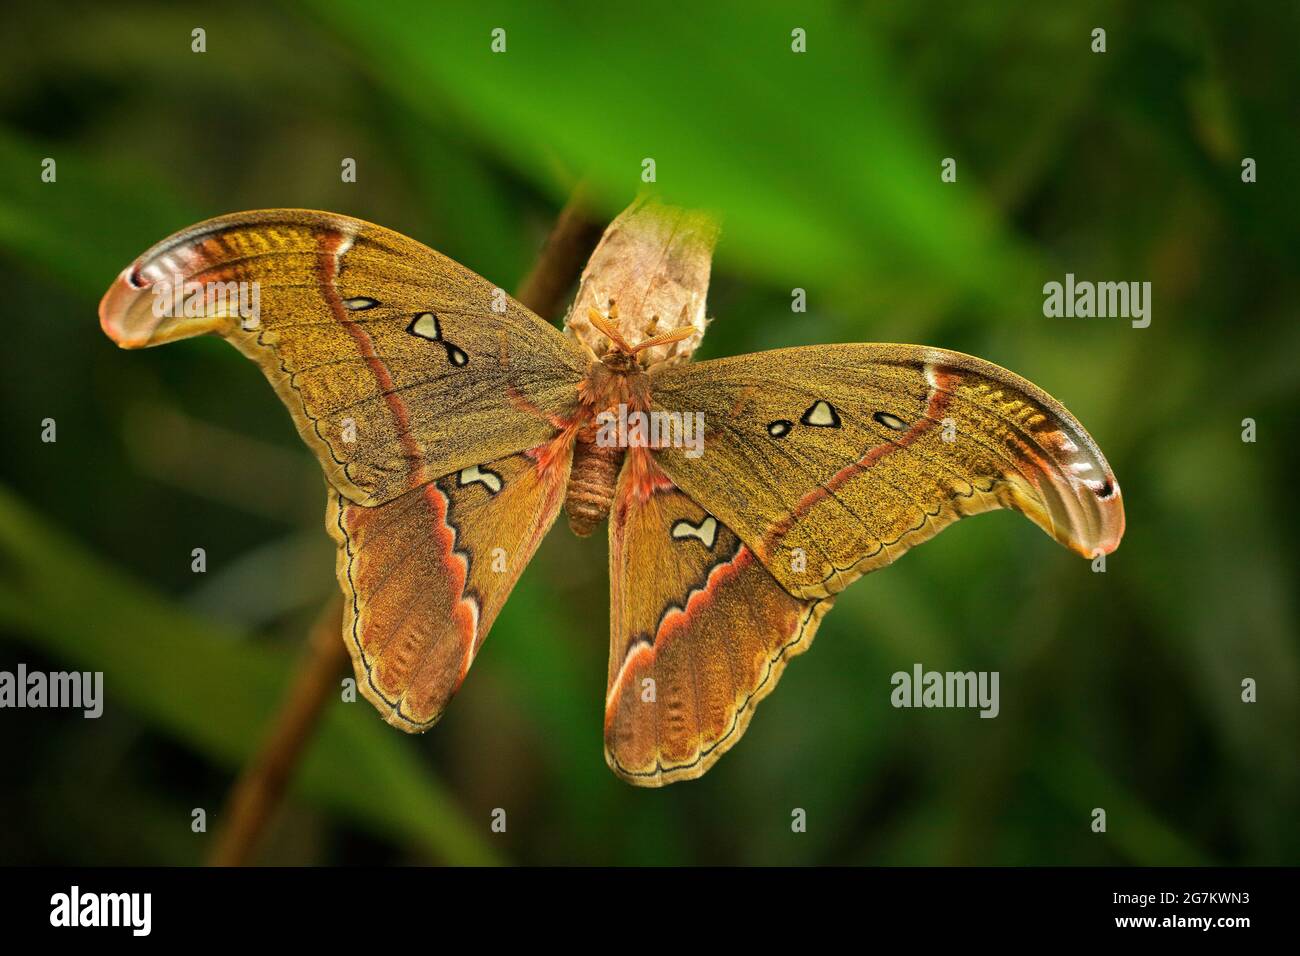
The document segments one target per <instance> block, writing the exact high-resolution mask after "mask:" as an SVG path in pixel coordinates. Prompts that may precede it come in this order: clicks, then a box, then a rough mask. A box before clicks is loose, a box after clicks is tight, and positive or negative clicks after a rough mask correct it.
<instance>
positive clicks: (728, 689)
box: [605, 472, 831, 786]
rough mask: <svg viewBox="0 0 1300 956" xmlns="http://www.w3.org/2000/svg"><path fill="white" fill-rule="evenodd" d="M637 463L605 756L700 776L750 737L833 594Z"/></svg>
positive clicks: (623, 524)
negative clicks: (647, 486)
mask: <svg viewBox="0 0 1300 956" xmlns="http://www.w3.org/2000/svg"><path fill="white" fill-rule="evenodd" d="M628 474H629V473H627V472H625V475H624V480H623V481H622V482H621V483H620V487H619V494H618V497H617V499H616V503H615V508H614V511H613V513H612V514H611V518H610V588H611V607H610V659H609V683H608V691H607V697H606V702H605V759H606V761H607V762H608V764H609V766H610V768H611V769H612V770H613V771H614V772H615V773H616V774H618V775H619V776H620V777H622V778H623V779H624V780H627V781H628V782H629V783H634V784H637V785H639V786H662V785H664V784H667V783H672V782H674V781H676V780H689V779H692V778H694V777H698V776H700V775H701V774H703V773H704V772H705V771H706V770H708V769H709V767H711V766H712V765H713V763H714V762H715V761H716V760H717V759H718V758H719V757H721V756H722V754H723V753H725V752H726V751H727V750H728V749H730V747H731V746H732V745H733V744H735V742H736V741H737V740H739V739H740V737H741V735H742V734H744V732H745V729H746V727H748V725H749V721H750V718H751V717H752V716H753V713H754V708H755V707H756V706H757V704H758V702H759V701H760V700H762V699H763V698H764V697H765V696H766V695H767V694H768V693H769V692H770V691H771V690H772V689H773V687H775V686H776V683H777V680H778V679H779V678H780V675H781V672H782V670H783V669H784V667H785V663H786V661H787V660H788V659H789V658H791V657H793V656H794V655H796V654H800V653H802V652H803V651H805V650H806V649H807V648H808V646H809V644H810V643H811V642H812V639H813V635H814V634H815V632H816V630H817V625H818V623H819V622H820V620H821V617H822V615H824V614H825V613H826V611H827V610H828V609H829V608H830V605H831V599H829V598H828V599H821V600H800V599H798V598H795V597H792V596H790V594H788V593H787V592H786V591H785V590H784V589H782V588H781V586H780V585H779V584H777V582H776V581H775V579H773V577H772V575H771V574H769V573H768V572H767V570H766V569H765V568H764V567H763V565H762V564H761V563H760V562H759V561H758V560H756V559H755V557H754V554H753V552H752V551H750V550H749V549H748V548H747V547H745V545H743V544H742V543H741V542H740V540H739V539H738V538H737V537H736V535H735V534H733V533H732V531H731V530H730V529H728V528H727V527H725V526H724V525H723V524H721V522H719V521H718V520H717V519H716V518H714V517H713V516H711V515H709V514H708V513H707V512H705V511H704V509H703V508H701V507H700V506H699V505H698V504H696V503H695V502H694V501H693V500H692V499H691V498H689V497H687V496H686V495H685V494H684V493H682V492H681V491H679V490H677V489H676V488H674V487H672V486H671V485H670V484H668V483H666V482H662V483H660V484H659V485H658V487H657V488H656V489H655V490H653V491H649V492H647V493H645V494H638V493H636V492H635V491H634V490H633V488H632V484H633V483H632V482H631V481H629V480H628Z"/></svg>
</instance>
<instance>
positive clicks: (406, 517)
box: [326, 453, 569, 731]
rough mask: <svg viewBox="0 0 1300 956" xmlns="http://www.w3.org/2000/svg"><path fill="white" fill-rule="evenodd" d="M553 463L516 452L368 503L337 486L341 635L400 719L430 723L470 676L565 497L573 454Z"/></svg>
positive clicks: (391, 717) (418, 726)
mask: <svg viewBox="0 0 1300 956" xmlns="http://www.w3.org/2000/svg"><path fill="white" fill-rule="evenodd" d="M547 461H548V464H547V465H546V466H544V467H543V466H539V464H538V460H537V457H535V456H534V455H533V454H531V453H524V454H518V455H512V456H510V457H508V458H504V459H502V460H500V461H496V462H492V463H490V464H483V465H480V466H473V467H470V468H466V469H463V470H461V471H459V472H455V473H453V474H450V475H446V476H443V477H442V478H439V479H438V480H437V481H431V482H428V483H426V484H425V485H423V486H421V487H419V488H416V489H414V490H412V491H409V492H407V493H406V494H404V495H401V496H399V497H397V498H395V499H393V500H392V501H390V502H388V503H387V504H383V505H379V506H376V507H370V508H368V507H364V506H362V505H357V504H353V503H352V502H350V501H348V499H347V498H345V497H344V496H343V495H342V494H340V493H339V492H337V491H334V490H331V492H330V506H329V509H328V511H327V514H326V526H327V528H328V529H329V531H330V534H331V535H332V536H333V537H334V540H335V541H336V542H337V544H338V546H339V553H338V562H337V572H338V579H339V585H340V586H341V587H342V589H343V594H344V598H345V601H346V612H345V615H344V635H343V636H344V640H345V641H346V642H347V644H348V648H349V650H350V651H351V653H352V659H353V664H354V666H355V669H356V674H357V682H358V686H360V688H361V690H362V692H363V693H364V694H365V696H366V697H367V699H369V700H370V701H371V702H372V703H373V704H374V705H375V706H376V707H378V708H379V710H380V712H381V713H382V714H383V715H384V719H385V720H387V721H388V722H389V723H390V724H392V725H393V726H395V727H400V728H401V729H403V730H406V731H422V730H427V729H428V728H429V727H431V726H432V725H433V724H434V723H435V722H436V721H437V720H438V718H439V717H440V716H441V714H442V711H443V709H444V708H445V707H446V706H447V703H448V701H450V700H451V698H452V696H453V695H454V694H455V693H456V691H457V689H459V687H460V685H461V682H462V681H463V680H464V679H465V675H466V674H467V673H468V672H469V668H470V665H471V664H472V663H473V662H474V658H475V656H477V654H478V651H479V649H480V648H481V647H482V644H483V639H484V638H485V637H486V636H487V633H488V630H489V629H490V628H491V626H492V622H493V621H494V620H495V619H496V616H497V613H498V612H499V611H500V610H501V606H502V604H504V603H505V600H506V597H507V596H508V595H509V594H510V591H511V589H512V588H513V587H514V584H515V581H516V580H518V578H519V575H520V573H521V572H522V571H523V569H524V566H525V565H526V564H527V563H528V561H529V559H530V558H531V557H532V555H533V553H534V551H536V549H537V545H538V544H539V543H540V542H541V539H542V538H543V537H544V536H545V534H546V532H547V530H548V529H549V528H550V527H551V524H552V523H553V522H554V521H555V516H556V514H558V512H559V509H560V505H561V503H562V502H563V499H564V487H565V483H566V482H567V480H568V468H569V459H568V458H567V457H564V456H558V457H554V458H550V457H548V459H547Z"/></svg>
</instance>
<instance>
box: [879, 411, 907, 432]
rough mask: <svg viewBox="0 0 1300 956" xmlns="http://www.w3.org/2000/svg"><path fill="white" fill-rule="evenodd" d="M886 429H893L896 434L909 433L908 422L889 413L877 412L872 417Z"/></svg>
mask: <svg viewBox="0 0 1300 956" xmlns="http://www.w3.org/2000/svg"><path fill="white" fill-rule="evenodd" d="M871 417H872V418H873V419H875V420H876V421H877V422H879V423H880V424H881V425H884V426H885V427H886V428H892V429H893V430H894V431H896V432H903V431H907V422H905V421H903V420H902V419H901V418H899V417H898V416H897V415H891V414H889V412H876V414H874V415H872V416H871Z"/></svg>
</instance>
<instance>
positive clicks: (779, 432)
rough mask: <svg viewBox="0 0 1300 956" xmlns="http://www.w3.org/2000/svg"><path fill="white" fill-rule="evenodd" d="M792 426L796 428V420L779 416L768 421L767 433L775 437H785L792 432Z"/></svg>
mask: <svg viewBox="0 0 1300 956" xmlns="http://www.w3.org/2000/svg"><path fill="white" fill-rule="evenodd" d="M792 428H794V422H792V421H789V420H787V419H784V418H778V419H777V420H776V421H774V422H769V423H768V426H767V433H768V434H769V435H771V436H772V437H773V438H784V437H785V436H786V435H788V434H790V429H792Z"/></svg>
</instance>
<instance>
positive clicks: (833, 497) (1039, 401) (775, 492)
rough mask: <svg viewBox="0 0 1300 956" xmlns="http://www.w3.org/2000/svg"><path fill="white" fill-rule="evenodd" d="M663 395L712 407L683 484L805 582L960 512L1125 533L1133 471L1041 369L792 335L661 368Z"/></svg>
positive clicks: (674, 453) (1097, 544) (663, 400)
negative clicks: (793, 343)
mask: <svg viewBox="0 0 1300 956" xmlns="http://www.w3.org/2000/svg"><path fill="white" fill-rule="evenodd" d="M652 395H653V404H654V406H655V407H656V408H658V409H663V410H668V411H699V412H701V413H702V414H703V415H704V419H705V438H704V449H703V454H702V455H699V456H698V457H691V456H690V455H688V454H687V453H686V451H685V450H683V449H680V448H665V449H663V450H661V451H660V452H659V453H658V462H659V464H660V466H661V467H662V469H663V471H664V472H665V473H666V474H667V475H668V477H669V478H670V479H671V480H672V481H673V482H674V483H675V484H676V485H678V486H679V487H680V488H681V489H682V490H683V491H685V492H686V493H688V494H690V495H691V496H693V497H694V498H696V500H698V501H700V502H701V503H702V504H703V505H704V506H705V507H708V508H710V509H712V510H713V512H714V513H715V514H716V515H717V516H718V518H719V520H722V521H725V522H726V523H727V524H728V525H729V526H731V527H732V528H734V529H735V531H736V533H737V534H738V535H739V536H740V538H741V539H742V540H743V541H744V542H745V543H746V544H747V545H748V546H749V547H750V548H751V549H752V550H753V551H754V553H755V554H756V555H757V556H758V558H759V559H760V560H761V561H762V562H763V563H764V565H765V566H766V567H767V568H768V569H769V570H770V571H771V572H772V574H773V575H775V576H776V578H777V579H778V580H779V581H780V582H781V584H782V585H783V586H784V587H785V588H786V589H787V590H788V591H790V592H791V593H792V594H795V595H798V596H801V597H806V598H813V597H823V596H828V595H831V594H836V593H838V592H839V591H841V590H843V588H844V587H845V586H847V585H848V584H849V583H851V582H852V581H853V580H854V579H856V578H857V577H859V576H861V575H862V574H865V573H867V572H869V571H873V570H876V569H877V568H880V567H883V566H885V565H887V564H889V563H890V562H891V561H893V560H894V559H895V558H897V557H898V556H899V555H901V554H902V553H904V552H905V551H907V550H908V549H909V548H911V547H914V546H916V545H917V544H920V543H921V542H923V541H925V540H927V539H929V538H930V537H933V536H934V535H935V534H936V533H937V532H938V531H939V530H940V529H942V528H944V527H945V526H947V525H948V524H951V523H952V522H953V521H956V520H957V519H959V518H961V517H963V516H966V515H972V514H978V513H980V512H983V511H988V510H991V509H994V508H1011V509H1014V510H1017V511H1020V512H1022V513H1023V514H1025V515H1026V516H1027V517H1029V518H1030V519H1031V520H1032V521H1034V522H1035V523H1036V524H1038V525H1039V526H1040V527H1042V528H1043V529H1044V530H1045V531H1047V533H1048V534H1050V535H1052V536H1053V537H1054V538H1056V540H1058V541H1059V542H1061V543H1062V544H1064V545H1066V546H1067V547H1070V548H1072V549H1073V550H1075V551H1076V552H1078V553H1080V554H1083V555H1086V556H1089V557H1091V556H1093V555H1094V554H1096V553H1098V552H1103V553H1108V552H1110V551H1112V550H1114V549H1115V547H1116V546H1117V545H1118V544H1119V540H1120V537H1121V536H1122V534H1123V530H1124V510H1123V504H1122V501H1121V498H1120V492H1119V485H1118V483H1117V482H1116V480H1115V476H1114V473H1113V472H1112V471H1111V470H1110V466H1109V465H1108V464H1107V463H1106V460H1105V458H1104V457H1103V456H1102V454H1101V451H1100V450H1099V449H1098V448H1097V446H1096V444H1095V443H1094V442H1093V440H1092V438H1091V437H1090V436H1089V435H1088V433H1087V432H1086V431H1085V430H1084V429H1083V427H1082V426H1081V425H1080V424H1079V423H1078V421H1077V420H1075V419H1074V417H1073V416H1072V415H1071V414H1070V413H1069V412H1068V411H1067V410H1066V409H1065V408H1064V407H1063V406H1062V405H1061V404H1060V403H1059V402H1057V401H1055V400H1054V399H1053V398H1052V397H1051V396H1050V395H1048V394H1046V393H1045V392H1043V391H1042V389H1039V388H1037V387H1036V386H1035V385H1033V384H1032V383H1030V382H1028V381H1026V380H1024V379H1022V378H1020V377H1019V376H1017V375H1014V374H1013V373H1011V372H1008V371H1007V370H1005V369H1002V368H998V367H997V366H995V365H992V364H990V363H988V362H984V361H982V360H980V359H976V358H973V357H971V356H966V355H961V354H959V353H956V352H949V351H945V350H940V349H928V348H923V347H919V346H910V345H841V346H825V347H823V346H809V347H804V348H795V349H779V350H776V351H773V352H762V353H758V354H756V355H746V356H740V357H737V358H731V359H718V360H715V361H711V362H703V363H699V364H695V365H681V366H675V367H667V368H665V369H663V370H662V371H660V372H657V373H656V374H655V375H654V376H653V383H652Z"/></svg>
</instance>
